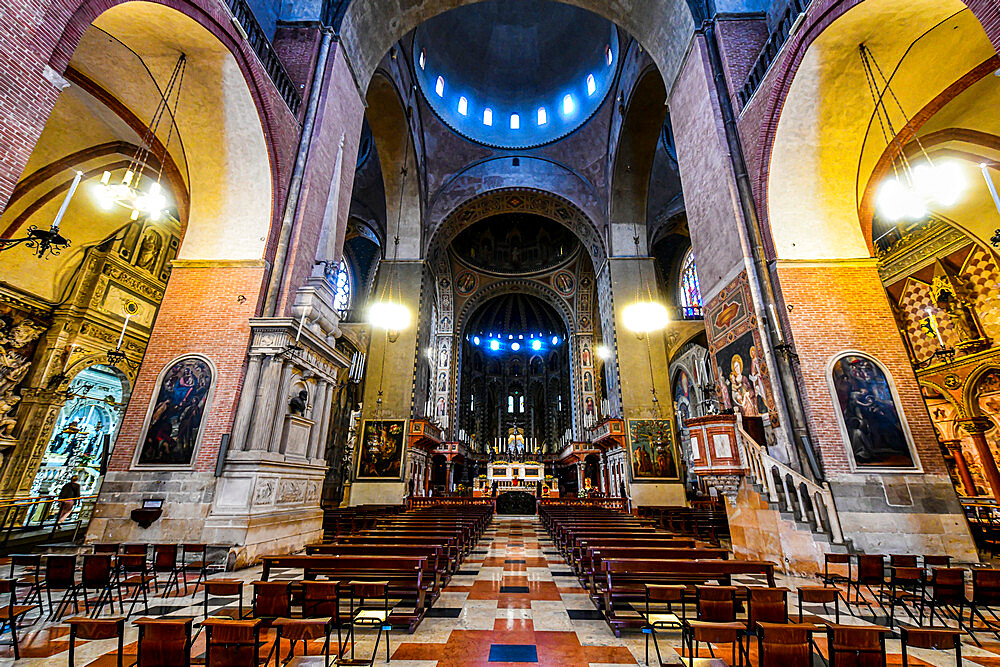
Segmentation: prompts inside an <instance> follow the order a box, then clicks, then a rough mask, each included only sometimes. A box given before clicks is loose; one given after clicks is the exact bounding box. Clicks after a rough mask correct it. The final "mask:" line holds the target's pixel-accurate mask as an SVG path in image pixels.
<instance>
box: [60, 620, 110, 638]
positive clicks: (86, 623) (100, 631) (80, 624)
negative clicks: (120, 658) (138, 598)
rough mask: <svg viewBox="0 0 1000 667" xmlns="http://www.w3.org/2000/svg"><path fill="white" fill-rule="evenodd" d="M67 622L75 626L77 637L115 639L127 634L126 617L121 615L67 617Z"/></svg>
mask: <svg viewBox="0 0 1000 667" xmlns="http://www.w3.org/2000/svg"><path fill="white" fill-rule="evenodd" d="M66 623H67V624H69V626H70V627H71V628H73V631H74V632H73V635H74V637H75V638H77V639H91V640H99V639H113V638H115V637H123V636H124V635H125V618H124V617H121V616H117V617H113V618H87V617H76V618H67V619H66Z"/></svg>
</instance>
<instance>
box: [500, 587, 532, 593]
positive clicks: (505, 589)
mask: <svg viewBox="0 0 1000 667" xmlns="http://www.w3.org/2000/svg"><path fill="white" fill-rule="evenodd" d="M500 592H501V593H530V592H531V589H529V588H528V587H527V586H501V587H500Z"/></svg>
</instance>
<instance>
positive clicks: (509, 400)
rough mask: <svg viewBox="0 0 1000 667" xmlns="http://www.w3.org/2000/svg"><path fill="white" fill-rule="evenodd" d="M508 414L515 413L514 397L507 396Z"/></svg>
mask: <svg viewBox="0 0 1000 667" xmlns="http://www.w3.org/2000/svg"><path fill="white" fill-rule="evenodd" d="M507 412H510V413H513V412H514V397H513V396H512V395H509V396H507Z"/></svg>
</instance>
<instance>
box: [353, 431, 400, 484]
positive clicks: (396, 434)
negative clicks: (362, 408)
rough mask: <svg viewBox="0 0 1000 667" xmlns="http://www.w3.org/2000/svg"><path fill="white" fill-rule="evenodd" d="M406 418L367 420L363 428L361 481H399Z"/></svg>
mask: <svg viewBox="0 0 1000 667" xmlns="http://www.w3.org/2000/svg"><path fill="white" fill-rule="evenodd" d="M405 438H406V420H405V419H366V420H365V421H364V425H363V426H362V428H361V444H360V452H359V454H358V475H357V478H358V479H399V474H400V468H401V466H402V461H403V448H404V443H405Z"/></svg>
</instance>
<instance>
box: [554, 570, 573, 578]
mask: <svg viewBox="0 0 1000 667" xmlns="http://www.w3.org/2000/svg"><path fill="white" fill-rule="evenodd" d="M552 576H553V577H572V576H574V573H573V572H569V571H566V572H553V573H552Z"/></svg>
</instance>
